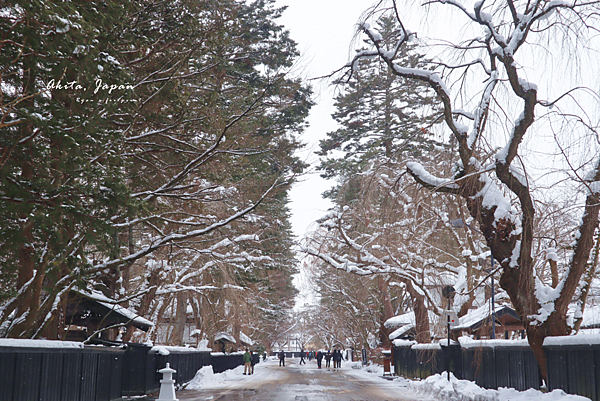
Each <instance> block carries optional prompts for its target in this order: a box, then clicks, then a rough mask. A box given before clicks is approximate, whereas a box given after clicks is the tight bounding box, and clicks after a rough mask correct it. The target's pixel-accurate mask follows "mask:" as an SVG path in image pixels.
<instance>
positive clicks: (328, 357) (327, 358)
mask: <svg viewBox="0 0 600 401" xmlns="http://www.w3.org/2000/svg"><path fill="white" fill-rule="evenodd" d="M325 367H326V368H330V367H331V351H329V350H328V351H327V353H326V354H325Z"/></svg>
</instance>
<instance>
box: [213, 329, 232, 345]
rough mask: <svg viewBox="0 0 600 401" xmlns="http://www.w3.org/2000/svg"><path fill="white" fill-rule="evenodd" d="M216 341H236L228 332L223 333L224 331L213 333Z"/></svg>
mask: <svg viewBox="0 0 600 401" xmlns="http://www.w3.org/2000/svg"><path fill="white" fill-rule="evenodd" d="M217 341H228V342H230V343H234V344H235V343H236V342H237V341H235V338H234V337H233V336H232V335H231V334H229V333H225V332H224V331H222V332H220V333H217V334H215V342H217Z"/></svg>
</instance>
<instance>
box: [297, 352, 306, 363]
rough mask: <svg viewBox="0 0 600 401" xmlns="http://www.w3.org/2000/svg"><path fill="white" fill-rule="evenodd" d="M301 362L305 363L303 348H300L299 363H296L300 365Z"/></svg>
mask: <svg viewBox="0 0 600 401" xmlns="http://www.w3.org/2000/svg"><path fill="white" fill-rule="evenodd" d="M302 364H305V365H306V361H305V360H304V350H303V349H301V350H300V363H298V365H302Z"/></svg>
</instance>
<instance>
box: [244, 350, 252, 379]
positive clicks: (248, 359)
mask: <svg viewBox="0 0 600 401" xmlns="http://www.w3.org/2000/svg"><path fill="white" fill-rule="evenodd" d="M246 372H248V374H249V375H251V374H252V355H250V352H249V351H248V348H246V352H245V353H244V374H246Z"/></svg>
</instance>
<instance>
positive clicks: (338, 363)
mask: <svg viewBox="0 0 600 401" xmlns="http://www.w3.org/2000/svg"><path fill="white" fill-rule="evenodd" d="M333 367H334V368H336V369H339V368H341V367H342V351H341V350H339V349H336V350H335V351H333Z"/></svg>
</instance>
